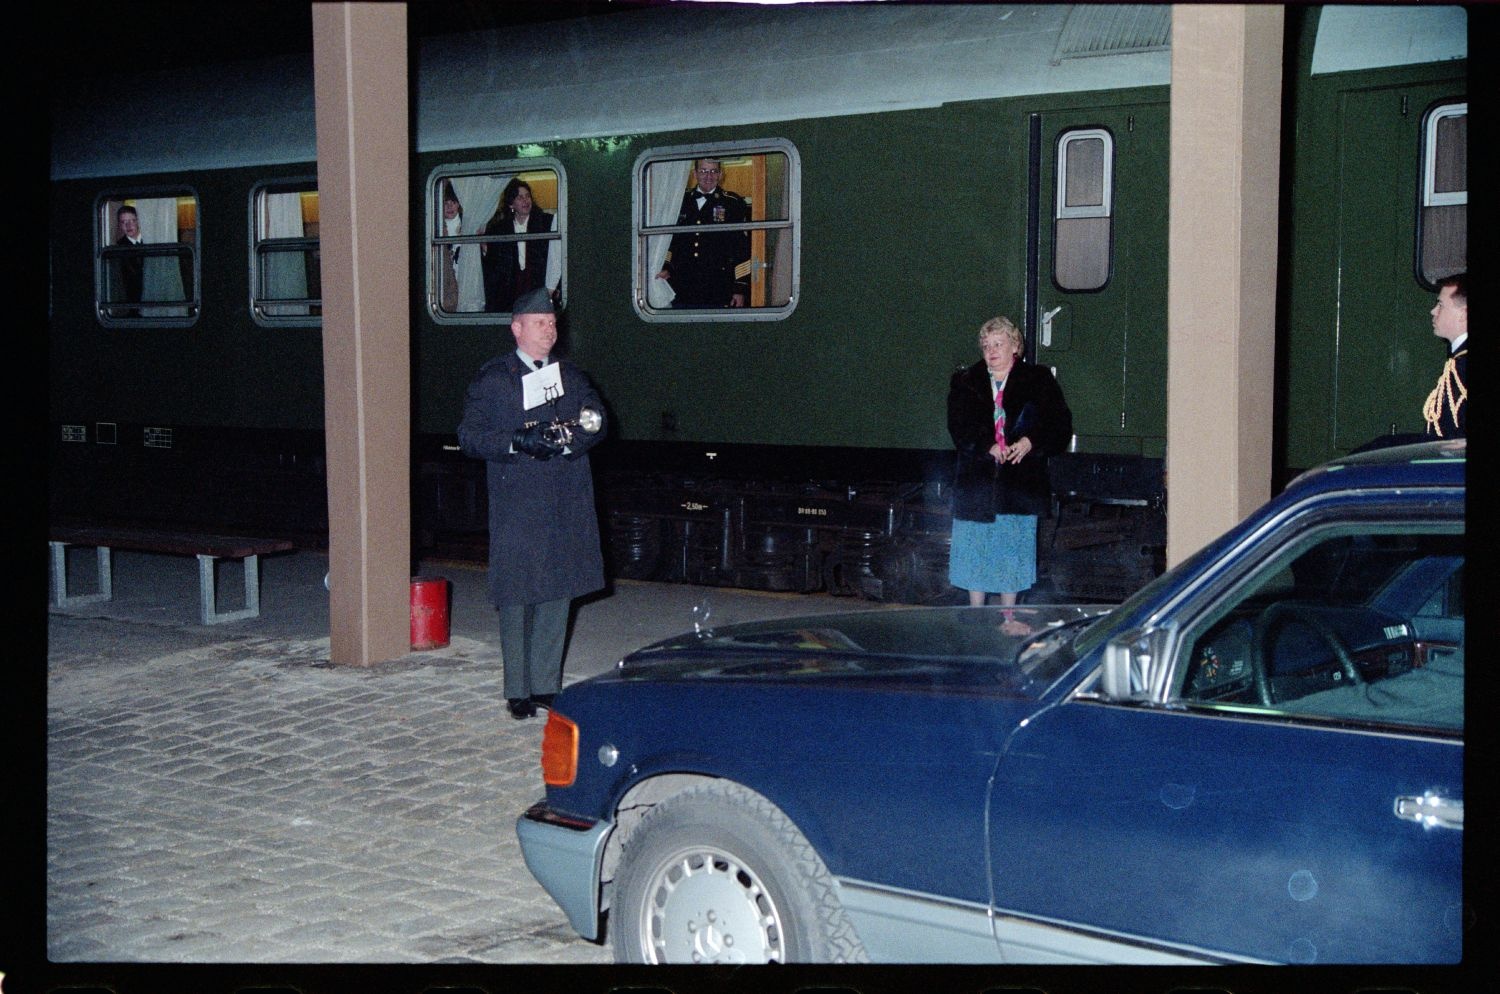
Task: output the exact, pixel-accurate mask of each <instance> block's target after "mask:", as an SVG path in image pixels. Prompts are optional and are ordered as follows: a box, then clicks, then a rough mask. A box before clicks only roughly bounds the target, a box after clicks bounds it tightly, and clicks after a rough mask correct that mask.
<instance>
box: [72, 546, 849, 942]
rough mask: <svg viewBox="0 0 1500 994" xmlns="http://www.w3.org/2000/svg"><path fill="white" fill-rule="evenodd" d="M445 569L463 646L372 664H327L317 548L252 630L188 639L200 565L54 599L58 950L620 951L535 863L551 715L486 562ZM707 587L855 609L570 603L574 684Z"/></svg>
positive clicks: (231, 628)
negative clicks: (506, 642) (82, 601)
mask: <svg viewBox="0 0 1500 994" xmlns="http://www.w3.org/2000/svg"><path fill="white" fill-rule="evenodd" d="M449 565H450V566H451V567H452V568H450V569H448V570H447V572H448V573H449V574H450V575H451V576H452V577H453V580H452V582H453V584H454V591H453V603H454V625H453V636H452V641H451V643H450V644H449V645H448V646H447V647H446V648H443V649H440V650H436V651H431V652H422V653H413V654H411V655H408V656H405V657H403V658H401V659H397V660H393V661H390V662H387V663H382V664H380V665H377V666H375V667H371V668H368V669H362V668H355V667H345V666H333V665H332V664H330V662H329V659H328V657H329V643H328V637H327V605H326V601H327V596H326V593H325V592H324V590H323V584H322V578H323V574H324V572H325V571H326V559H324V558H322V557H320V556H317V555H315V554H308V553H297V554H296V556H293V557H285V558H282V559H279V560H278V559H277V558H275V557H271V558H268V559H266V560H263V562H262V587H263V592H262V617H261V618H259V619H255V620H251V621H243V622H235V623H231V624H225V625H218V626H211V627H204V626H201V625H199V624H198V623H197V620H196V594H197V590H196V582H195V581H196V576H195V572H196V571H195V570H194V569H193V568H192V567H193V564H192V562H191V561H190V560H183V559H181V558H175V557H163V556H146V555H142V554H136V555H133V556H132V555H127V554H118V553H117V554H116V565H115V598H114V599H113V600H112V601H109V602H107V603H103V604H94V605H87V606H80V607H70V608H52V609H51V610H50V612H49V614H48V618H47V622H48V633H49V645H48V675H47V688H46V692H47V767H46V789H47V805H46V806H47V813H46V837H47V844H46V855H47V865H46V889H47V910H46V953H47V958H48V959H49V960H51V961H54V962H86V961H109V962H120V963H135V962H152V963H198V964H204V963H428V964H430V963H548V964H601V963H608V962H610V960H611V957H610V953H609V950H608V948H607V947H604V946H598V945H594V944H593V943H590V942H588V941H585V940H583V939H580V938H578V936H577V935H576V934H574V932H573V931H572V929H571V928H569V926H568V924H567V921H566V918H565V917H564V915H563V913H562V911H561V910H560V909H559V908H558V907H557V906H556V905H555V904H554V903H553V902H552V900H551V898H549V897H548V896H547V894H546V893H545V892H544V891H543V890H542V888H541V887H540V885H538V884H537V883H536V881H535V880H534V879H533V878H532V876H531V874H530V873H529V872H528V871H527V870H526V868H525V866H524V864H523V862H522V858H521V852H520V847H519V844H518V843H517V841H516V835H515V827H514V826H515V820H516V818H517V816H518V815H519V814H520V813H521V812H522V811H523V810H525V808H526V807H527V806H528V805H530V804H531V803H532V802H533V801H535V800H537V799H539V798H540V797H541V796H542V794H543V788H542V784H541V775H540V755H539V751H540V738H541V730H542V724H543V723H542V721H540V720H531V721H515V720H513V719H511V718H510V717H509V715H508V713H506V711H505V708H504V704H503V698H502V693H501V670H500V666H499V661H498V656H499V652H498V645H497V643H498V638H493V637H491V630H492V629H493V627H494V612H493V610H492V609H490V608H488V606H487V605H485V604H484V603H483V580H484V573H483V572H482V570H476V569H473V568H471V567H466V566H456V565H453V564H449ZM705 596H708V597H710V598H711V599H712V600H711V603H713V604H714V610H713V613H714V614H715V615H716V618H715V620H716V621H722V622H729V621H733V620H748V619H750V618H753V617H765V616H772V615H777V614H781V615H786V614H800V613H809V612H816V611H818V610H823V611H826V610H830V609H836V608H842V607H845V606H850V607H854V606H859V605H856V604H851V603H850V602H848V601H845V600H838V601H834V600H833V599H831V598H824V597H817V598H801V597H796V596H790V595H764V594H759V595H757V594H751V593H748V592H732V591H714V592H711V593H710V592H707V591H705V589H704V588H689V587H681V586H672V585H655V584H635V585H626V584H622V585H620V586H619V587H618V588H617V589H616V590H615V592H614V593H613V595H612V596H610V597H607V598H602V599H600V600H598V601H596V602H595V603H593V604H591V605H588V606H585V607H584V608H582V609H581V610H580V612H579V615H578V620H577V621H576V623H575V627H574V634H573V637H572V640H571V642H570V647H569V654H568V658H567V663H566V673H567V676H568V679H569V681H571V680H573V679H578V678H581V677H582V676H585V675H588V674H589V673H590V672H597V671H599V670H600V669H602V668H605V667H607V666H609V665H612V663H613V660H614V659H617V658H618V657H619V655H620V654H621V653H623V652H624V651H627V650H628V649H629V648H634V647H636V646H639V645H641V644H644V643H645V642H647V641H650V640H652V639H655V638H661V637H664V636H666V635H668V634H672V633H675V632H677V631H681V630H682V629H684V628H687V627H690V625H691V623H692V618H693V617H694V615H695V612H694V608H697V611H696V615H697V616H698V617H702V616H703V613H704V612H703V610H702V607H703V605H702V600H703V598H704V597H705ZM319 612H321V614H320V613H319ZM320 631H321V634H319V632H320Z"/></svg>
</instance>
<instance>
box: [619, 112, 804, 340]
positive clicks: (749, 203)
mask: <svg viewBox="0 0 1500 994" xmlns="http://www.w3.org/2000/svg"><path fill="white" fill-rule="evenodd" d="M801 171H802V165H801V159H800V158H799V157H798V154H797V149H796V147H795V146H793V145H792V144H791V142H788V141H785V140H783V139H767V140H761V141H754V142H717V143H712V144H706V145H684V146H678V147H674V148H656V149H647V150H646V151H645V152H643V153H642V154H641V156H640V157H639V158H638V159H636V164H635V173H634V186H635V193H634V196H635V207H634V211H633V216H634V225H633V226H634V248H633V251H632V266H633V274H634V276H633V282H632V289H633V295H634V305H635V309H636V313H638V314H639V315H641V317H643V318H645V319H647V320H659V321H703V320H705V319H712V320H715V321H744V320H778V319H780V318H784V317H786V316H787V315H788V314H790V313H791V312H792V310H793V308H794V307H795V306H796V302H797V296H798V287H799V283H800V272H801V270H800V265H801V263H800V258H799V256H800V251H799V249H800V243H801V227H800V222H801V212H802V204H801V190H802V186H801Z"/></svg>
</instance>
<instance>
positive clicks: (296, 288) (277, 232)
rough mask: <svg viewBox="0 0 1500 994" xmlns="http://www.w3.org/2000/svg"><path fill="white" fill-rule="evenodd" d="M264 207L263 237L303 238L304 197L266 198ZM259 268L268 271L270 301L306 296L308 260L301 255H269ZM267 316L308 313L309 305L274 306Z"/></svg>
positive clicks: (291, 253)
mask: <svg viewBox="0 0 1500 994" xmlns="http://www.w3.org/2000/svg"><path fill="white" fill-rule="evenodd" d="M264 206H265V216H264V218H263V222H264V223H263V225H262V227H261V237H263V238H301V237H302V235H303V230H304V229H303V227H302V194H300V193H271V194H267V195H266V197H265V200H264ZM260 264H261V266H262V267H264V269H265V288H266V296H267V297H269V298H271V299H272V300H286V299H288V298H293V297H306V296H307V260H306V256H305V255H304V254H303V253H302V252H266V253H264V254H262V255H261V258H260ZM265 312H266V314H268V315H278V314H283V315H284V314H301V315H306V314H308V313H309V311H308V306H307V305H306V304H274V305H269V306H267V307H266V308H265Z"/></svg>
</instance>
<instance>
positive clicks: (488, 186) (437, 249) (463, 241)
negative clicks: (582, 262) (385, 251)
mask: <svg viewBox="0 0 1500 994" xmlns="http://www.w3.org/2000/svg"><path fill="white" fill-rule="evenodd" d="M427 232H428V243H427V244H428V251H427V269H426V272H427V301H428V307H429V309H430V310H431V312H432V314H433V316H434V318H436V319H437V320H438V321H439V322H440V323H454V324H466V323H485V324H493V323H494V315H496V314H509V313H510V311H511V307H512V305H513V304H514V303H515V300H516V297H517V296H519V295H520V294H522V293H525V292H527V291H530V290H534V289H537V288H539V287H540V288H545V289H546V290H547V291H548V292H549V293H550V294H551V295H552V299H553V302H554V304H555V305H556V306H559V307H561V306H565V305H566V303H567V301H566V296H567V279H566V275H567V245H568V238H567V176H566V175H565V174H564V172H563V169H562V165H561V164H560V163H558V162H556V161H555V160H553V159H546V158H535V159H518V160H513V161H505V162H485V163H468V164H462V165H449V166H441V167H439V168H437V169H435V170H433V171H432V173H431V174H430V175H429V177H428V181H427Z"/></svg>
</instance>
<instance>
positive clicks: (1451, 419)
mask: <svg viewBox="0 0 1500 994" xmlns="http://www.w3.org/2000/svg"><path fill="white" fill-rule="evenodd" d="M1432 333H1433V334H1434V335H1436V336H1437V337H1439V338H1442V339H1445V340H1446V341H1447V342H1448V361H1447V362H1445V363H1443V371H1442V373H1441V374H1440V375H1439V376H1438V382H1437V386H1435V387H1433V388H1432V393H1430V394H1428V395H1427V403H1425V404H1423V405H1422V417H1423V419H1424V420H1426V422H1427V434H1428V435H1429V436H1436V437H1438V438H1464V437H1465V434H1466V429H1465V427H1464V424H1465V422H1466V420H1467V412H1466V411H1465V410H1464V408H1465V406H1466V405H1467V404H1468V400H1469V382H1468V379H1469V276H1468V274H1467V273H1455V274H1454V275H1452V276H1449V277H1447V278H1446V279H1442V280H1439V281H1438V298H1437V303H1436V304H1434V305H1433V308H1432Z"/></svg>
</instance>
